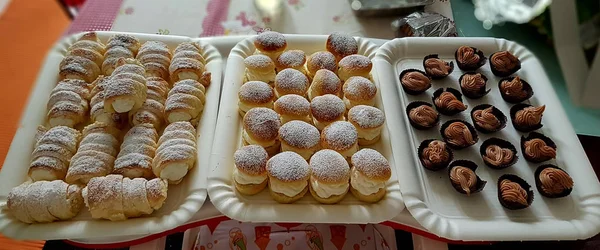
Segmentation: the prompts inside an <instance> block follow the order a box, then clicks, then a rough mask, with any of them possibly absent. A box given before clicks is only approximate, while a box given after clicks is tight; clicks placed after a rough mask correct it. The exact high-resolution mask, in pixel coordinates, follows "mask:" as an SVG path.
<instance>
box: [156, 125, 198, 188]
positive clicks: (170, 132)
mask: <svg viewBox="0 0 600 250" xmlns="http://www.w3.org/2000/svg"><path fill="white" fill-rule="evenodd" d="M195 161H196V129H195V128H194V126H192V124H191V123H189V122H185V121H183V122H174V123H171V124H169V126H167V127H166V128H165V131H164V133H163V135H162V136H161V137H160V139H159V144H158V148H157V150H156V156H155V157H154V159H153V161H152V171H153V172H154V175H156V176H158V177H160V178H162V179H166V180H168V181H169V183H171V184H177V183H179V182H180V181H181V180H182V179H183V177H184V176H185V175H186V174H187V173H188V171H189V170H190V169H191V168H193V167H194V163H195Z"/></svg>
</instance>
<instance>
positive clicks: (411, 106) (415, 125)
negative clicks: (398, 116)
mask: <svg viewBox="0 0 600 250" xmlns="http://www.w3.org/2000/svg"><path fill="white" fill-rule="evenodd" d="M422 105H425V106H428V107H431V108H433V105H431V103H428V102H422V101H414V102H411V103H409V104H408V105H407V106H406V116H407V117H408V121H409V122H410V125H412V126H413V128H416V129H418V130H426V129H430V128H433V127H435V126H437V125H438V124H439V123H440V114H439V113H438V112H437V111H435V109H434V111H435V112H436V113H437V116H436V118H435V122H434V123H433V124H430V125H429V126H423V125H421V124H419V123H417V122H415V121H413V119H411V118H410V111H411V110H413V109H414V108H417V107H420V106H422Z"/></svg>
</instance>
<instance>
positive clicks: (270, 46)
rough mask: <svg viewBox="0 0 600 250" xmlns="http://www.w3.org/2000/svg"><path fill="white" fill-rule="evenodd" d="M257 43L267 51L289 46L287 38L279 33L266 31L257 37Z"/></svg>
mask: <svg viewBox="0 0 600 250" xmlns="http://www.w3.org/2000/svg"><path fill="white" fill-rule="evenodd" d="M255 43H258V44H260V46H262V49H263V50H265V51H274V50H278V49H280V48H282V47H284V46H286V45H287V41H286V40H285V37H284V36H283V35H282V34H280V33H279V32H275V31H265V32H263V33H260V34H258V36H256V40H255Z"/></svg>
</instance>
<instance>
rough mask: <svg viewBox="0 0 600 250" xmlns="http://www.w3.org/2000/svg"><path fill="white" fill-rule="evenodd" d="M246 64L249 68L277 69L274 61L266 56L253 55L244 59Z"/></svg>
mask: <svg viewBox="0 0 600 250" xmlns="http://www.w3.org/2000/svg"><path fill="white" fill-rule="evenodd" d="M244 64H245V65H246V67H249V68H261V69H262V68H267V67H269V68H273V70H274V69H275V64H274V63H273V60H271V58H269V57H268V56H265V55H251V56H249V57H246V59H244Z"/></svg>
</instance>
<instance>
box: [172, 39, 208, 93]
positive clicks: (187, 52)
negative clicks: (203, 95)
mask: <svg viewBox="0 0 600 250" xmlns="http://www.w3.org/2000/svg"><path fill="white" fill-rule="evenodd" d="M205 64H206V61H205V60H204V57H202V48H200V44H198V43H193V42H183V43H180V44H179V45H177V48H175V51H174V53H173V59H172V60H171V65H170V66H169V74H170V75H171V82H173V83H175V82H178V81H181V80H185V79H193V80H196V81H200V78H201V77H202V73H204V71H205V68H204V65H205ZM208 83H209V84H210V81H208ZM205 86H208V85H205Z"/></svg>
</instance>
